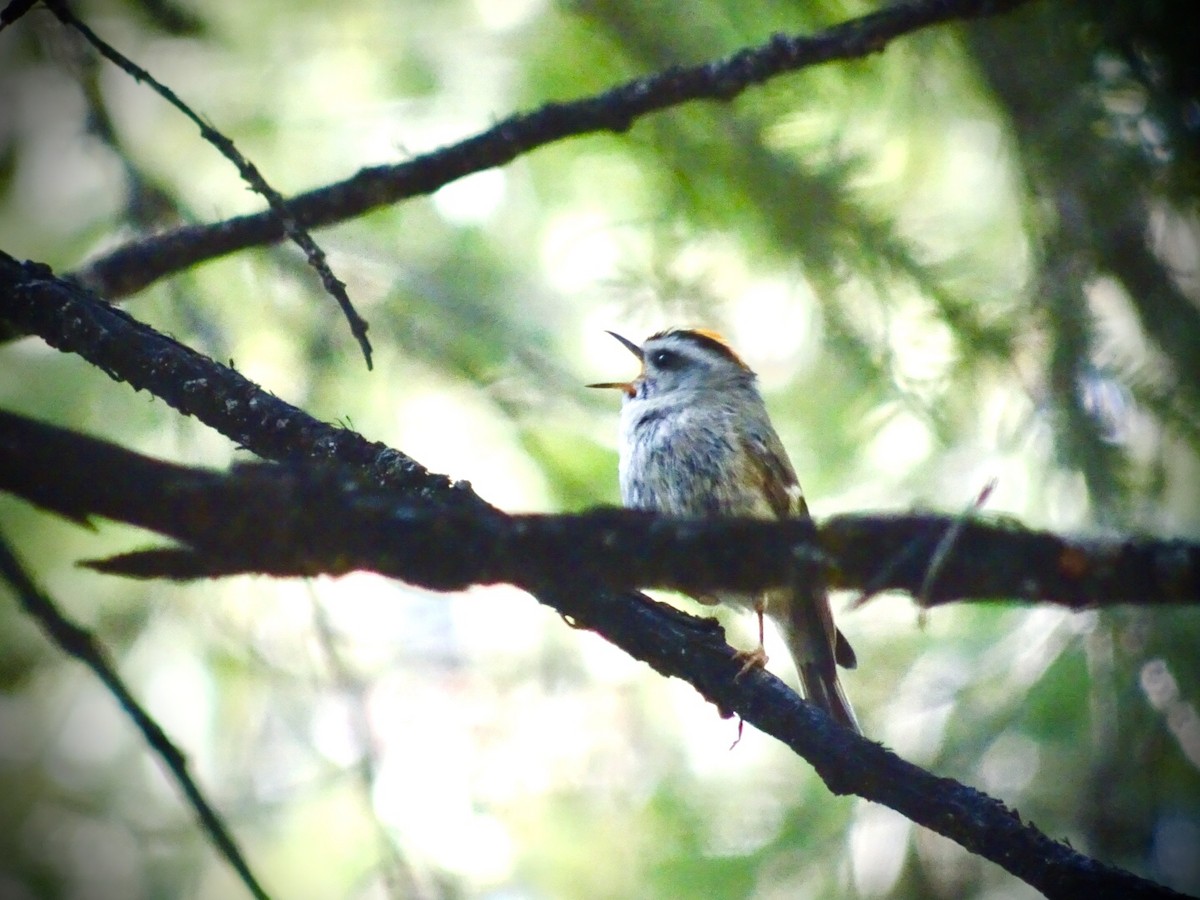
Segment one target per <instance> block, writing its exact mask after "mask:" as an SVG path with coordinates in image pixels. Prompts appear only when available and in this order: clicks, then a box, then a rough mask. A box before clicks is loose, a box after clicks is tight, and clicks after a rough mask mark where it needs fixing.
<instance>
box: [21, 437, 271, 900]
mask: <svg viewBox="0 0 1200 900" xmlns="http://www.w3.org/2000/svg"><path fill="white" fill-rule="evenodd" d="M0 435H3V436H4V437H3V438H0V442H3V443H7V438H8V434H7V432H6V430H5V429H4V428H3V426H0ZM0 577H2V578H3V579H4V580H5V581H7V582H8V583H9V585H10V586H11V587H12V589H13V591H14V592H15V593H16V595H17V599H18V600H19V601H20V603H21V606H22V608H23V609H24V610H25V612H26V613H28V614H29V615H30V616H31V617H32V618H33V619H35V620H36V621H37V623H38V624H39V625H41V626H42V630H43V631H45V632H46V635H47V636H48V637H49V638H50V639H51V640H52V641H53V642H54V644H55V646H57V647H59V648H60V649H61V650H63V651H64V652H65V653H68V654H70V655H71V656H73V657H75V659H77V660H79V661H80V662H81V663H83V664H84V665H85V666H87V667H88V668H89V669H91V671H92V673H93V674H94V675H95V676H96V678H97V679H99V681H100V683H101V684H103V685H104V686H105V688H107V689H108V692H109V693H110V694H112V696H113V697H114V698H115V699H116V701H117V703H119V704H120V705H121V708H122V709H123V710H125V714H126V715H127V716H129V718H130V719H131V720H132V721H133V724H134V726H135V727H136V728H137V730H138V731H140V732H141V733H142V737H143V738H145V740H146V743H147V744H148V745H149V746H150V749H151V751H153V753H154V754H155V755H156V756H157V757H158V758H159V759H160V760H162V764H163V765H164V766H165V767H166V768H167V771H169V772H170V773H171V777H172V778H174V779H175V783H176V784H178V785H179V788H180V790H182V791H183V794H184V796H185V797H186V798H187V801H188V803H189V804H190V805H191V807H192V809H194V810H195V811H196V816H197V818H198V819H199V820H200V827H201V828H203V829H204V831H205V833H207V834H208V836H209V838H210V839H211V840H212V842H213V844H214V845H215V846H216V848H217V851H218V852H219V853H220V854H221V855H222V856H224V857H225V859H226V860H227V861H228V862H229V865H230V866H232V867H233V869H234V871H235V872H237V874H238V877H239V878H240V879H241V880H242V883H243V884H244V885H246V889H247V890H248V891H250V893H251V895H253V896H254V897H256V898H258V900H268V894H267V892H266V890H264V888H263V887H262V885H261V884H260V883H259V881H258V879H257V878H256V877H255V875H254V872H253V871H251V869H250V864H249V863H248V862H247V861H246V858H245V856H244V855H243V854H242V851H241V849H240V848H239V847H238V845H237V842H236V841H235V840H234V838H233V834H232V833H231V832H230V830H229V828H228V826H227V825H226V824H225V822H224V820H223V819H222V818H221V816H220V814H219V813H218V812H217V811H216V808H215V807H213V805H212V804H211V803H209V802H208V798H207V797H206V796H205V795H204V791H203V790H202V789H201V787H200V785H199V784H197V783H196V780H195V779H194V778H192V774H191V772H189V771H188V766H187V759H186V758H185V757H184V755H183V754H182V753H181V752H180V750H179V748H178V747H176V746H175V744H174V743H172V742H171V739H170V738H169V737H167V735H166V733H165V732H164V731H163V730H162V728H161V727H160V726H159V724H158V723H157V722H156V721H155V720H154V719H153V717H152V716H151V715H150V714H149V713H148V712H146V710H145V709H144V708H143V707H142V705H141V704H140V703H138V702H137V700H135V699H134V697H133V694H132V693H131V692H130V690H129V688H128V687H127V686H126V684H125V682H124V680H122V678H121V676H120V675H118V674H117V670H116V669H115V668H114V667H113V665H112V663H111V662H109V660H108V657H107V656H106V655H105V653H104V651H103V649H101V647H100V645H99V644H98V643H97V642H96V639H95V637H93V636H92V635H91V634H90V633H89V632H87V631H84V630H83V629H82V628H80V627H79V626H78V625H76V624H75V623H74V622H71V621H69V620H68V619H67V618H66V617H65V616H63V614H62V613H61V612H60V611H59V609H58V606H57V605H56V604H55V603H54V601H53V600H51V599H50V597H49V596H48V595H47V594H46V593H45V592H44V591H42V590H41V589H40V588H39V587H38V586H37V584H35V583H34V581H33V578H32V577H31V576H30V575H29V573H28V572H27V571H26V570H25V567H24V566H22V565H21V562H20V560H18V559H17V557H16V554H14V553H13V551H12V548H11V547H9V545H8V541H7V540H5V538H4V536H3V535H2V534H0Z"/></svg>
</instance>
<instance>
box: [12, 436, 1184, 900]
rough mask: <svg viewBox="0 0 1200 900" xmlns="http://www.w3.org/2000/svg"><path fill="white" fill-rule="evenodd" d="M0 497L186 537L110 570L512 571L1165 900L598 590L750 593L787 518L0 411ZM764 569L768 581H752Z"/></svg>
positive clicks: (979, 843) (1055, 856)
mask: <svg viewBox="0 0 1200 900" xmlns="http://www.w3.org/2000/svg"><path fill="white" fill-rule="evenodd" d="M0 489H3V490H7V491H10V492H12V493H15V494H17V495H19V496H22V497H25V498H26V499H29V500H31V501H32V502H35V503H38V504H39V505H41V506H43V507H46V508H48V509H52V510H54V511H56V512H59V513H61V514H63V515H67V516H70V517H71V518H73V519H75V520H78V521H82V520H85V519H86V518H87V517H88V516H91V515H103V516H106V517H109V518H117V519H120V520H121V521H126V522H130V523H132V524H136V525H141V526H143V527H147V528H152V529H154V530H155V531H158V532H160V533H162V534H167V535H170V536H173V537H175V538H177V539H179V540H181V541H185V542H186V543H187V546H184V547H177V548H164V549H160V550H150V551H142V552H135V553H131V554H126V555H124V556H118V557H114V558H112V559H110V560H106V561H103V562H100V563H95V564H93V566H94V567H95V568H98V569H101V570H104V571H110V572H118V573H125V574H134V575H140V576H153V575H165V576H169V577H200V576H205V575H214V574H228V573H231V572H245V571H262V572H267V573H269V574H287V575H299V574H315V573H317V572H327V573H333V574H337V573H340V572H346V571H349V570H351V569H354V568H362V567H365V568H370V569H373V570H375V571H380V572H384V573H385V574H389V575H396V576H398V577H402V578H405V579H407V580H409V581H412V582H414V583H417V584H422V585H425V586H427V587H432V588H438V589H449V588H456V587H463V586H465V585H466V584H467V583H470V582H472V581H481V582H490V581H500V580H503V581H510V582H512V583H514V584H518V585H521V586H522V587H525V588H527V589H529V590H531V591H534V592H536V593H537V594H538V595H539V597H540V599H542V601H543V602H545V603H548V604H549V605H551V606H553V607H554V608H555V609H557V610H558V611H559V612H560V613H561V614H563V615H564V616H567V617H568V618H569V619H571V620H572V621H574V622H575V623H576V624H577V625H579V626H581V627H586V628H592V629H594V630H596V631H597V632H599V633H600V634H602V635H604V636H605V637H607V638H608V639H609V640H612V641H613V642H614V643H616V644H618V645H619V646H622V647H624V648H625V649H626V650H627V651H628V652H630V653H631V654H633V655H634V656H636V657H638V658H639V659H644V660H645V661H647V662H648V663H650V665H652V666H653V667H654V668H655V669H656V670H658V671H659V672H661V673H663V674H664V675H675V676H679V677H681V678H685V679H686V680H688V681H689V682H691V683H692V684H693V685H695V687H696V688H697V689H698V690H700V691H701V693H703V694H704V696H706V697H708V698H709V699H710V700H712V701H713V702H715V703H716V704H717V705H718V707H719V708H721V709H722V710H726V711H729V710H736V711H737V712H739V713H740V714H741V715H743V716H744V717H745V718H746V720H747V721H749V722H752V723H753V724H755V725H756V726H757V727H759V728H760V729H762V730H764V731H766V732H767V733H769V734H773V735H775V736H776V737H777V738H779V739H780V740H783V741H784V742H785V743H787V744H788V745H789V746H790V747H792V748H793V749H794V750H796V752H798V753H799V754H800V755H802V756H803V757H804V758H805V759H807V760H808V761H809V762H810V763H812V765H813V766H814V768H815V769H816V771H817V772H818V773H819V774H820V776H821V777H822V779H824V781H825V782H826V784H827V785H828V786H829V787H830V789H831V790H833V791H834V792H836V793H855V794H858V795H860V796H863V797H866V798H867V799H871V800H876V801H877V802H880V803H884V804H886V805H888V806H890V807H892V808H893V809H896V810H898V811H900V812H902V813H903V814H905V815H907V816H909V817H910V818H911V819H913V821H915V822H918V823H920V824H923V825H926V826H928V827H930V828H933V829H934V830H936V831H938V832H940V833H942V834H945V835H947V836H949V837H951V838H953V839H954V840H956V841H958V842H959V843H961V844H962V845H963V846H965V847H966V848H967V849H969V850H972V851H974V852H976V853H980V854H982V855H985V856H987V857H989V858H991V859H993V860H996V861H997V862H1001V864H1003V865H1005V866H1006V868H1008V869H1009V870H1010V871H1012V872H1013V873H1014V874H1016V875H1018V876H1019V877H1021V878H1023V879H1025V880H1026V881H1028V882H1029V883H1030V884H1033V885H1034V886H1035V887H1038V888H1039V889H1041V890H1043V891H1045V893H1046V894H1047V896H1051V897H1076V896H1095V897H1101V896H1110V897H1116V896H1121V897H1155V896H1171V893H1170V892H1169V891H1166V890H1165V889H1162V888H1159V887H1158V886H1156V885H1153V884H1151V883H1150V882H1146V881H1143V880H1142V879H1139V878H1137V877H1136V876H1133V875H1132V874H1130V873H1127V872H1123V871H1121V870H1118V869H1114V868H1111V867H1107V866H1104V865H1102V864H1100V863H1097V862H1096V861H1094V860H1091V859H1088V858H1087V857H1084V856H1082V855H1081V854H1078V853H1077V852H1076V851H1074V850H1073V849H1071V848H1070V847H1067V846H1066V845H1063V844H1059V843H1057V842H1055V841H1052V840H1051V839H1050V838H1048V837H1046V836H1045V835H1044V834H1042V833H1041V832H1040V831H1038V830H1037V829H1036V828H1034V827H1032V826H1031V825H1029V824H1026V823H1023V822H1022V821H1021V818H1020V816H1019V815H1018V814H1017V813H1015V812H1014V811H1011V810H1009V809H1007V808H1006V807H1005V806H1004V805H1003V804H1001V803H999V802H997V801H995V800H993V799H991V798H989V797H987V796H986V795H984V794H982V793H980V792H978V791H976V790H974V789H972V788H969V787H966V786H964V785H961V784H958V783H956V782H953V781H950V780H948V779H942V778H937V777H935V776H934V775H932V774H930V773H928V772H925V771H923V770H921V769H919V768H918V767H916V766H913V765H911V764H910V763H907V762H905V761H904V760H902V759H900V758H899V757H897V756H896V755H895V754H893V753H891V752H890V751H888V750H886V749H884V748H883V747H881V746H879V745H878V744H873V743H871V742H869V741H866V740H864V739H862V738H860V737H859V736H857V735H855V734H853V733H852V732H850V731H848V730H846V729H843V728H839V727H837V726H836V725H834V724H833V722H832V721H831V720H830V719H828V717H826V716H825V715H824V714H823V713H821V712H820V711H818V710H816V709H815V708H814V707H812V706H810V705H809V704H806V703H803V702H802V701H800V700H799V698H798V697H796V695H795V694H794V693H793V692H792V691H791V690H789V689H788V688H787V687H786V686H785V685H783V683H782V682H780V681H779V680H778V679H776V678H775V677H774V676H773V675H770V674H769V673H766V672H756V673H753V674H752V675H750V676H749V677H746V678H742V679H738V678H735V677H734V676H735V675H736V674H737V672H738V671H739V669H740V663H739V662H737V661H736V659H735V658H734V651H733V649H732V648H731V647H729V646H728V645H727V644H725V642H724V640H723V632H722V631H721V629H720V628H719V626H717V625H716V624H715V623H714V622H712V621H711V620H700V619H695V618H694V617H691V616H688V615H686V614H684V613H680V612H678V611H676V610H672V609H670V608H669V607H666V606H664V605H662V604H658V603H654V602H653V601H650V600H648V599H646V598H644V597H641V596H640V595H636V594H628V593H625V594H620V593H612V592H610V591H607V590H605V589H604V588H603V587H600V588H597V586H596V585H597V584H601V585H610V586H612V585H618V584H635V583H642V582H643V580H644V579H649V580H650V581H652V582H654V583H662V584H667V585H671V586H675V587H681V588H684V589H696V588H703V587H717V586H724V587H751V586H757V587H761V586H764V585H765V584H767V583H769V582H770V581H771V580H772V578H773V575H772V573H777V574H778V575H779V576H780V577H784V576H790V573H789V571H788V570H789V569H791V568H793V566H792V565H790V564H783V565H781V564H779V563H778V562H774V563H773V562H772V560H773V559H778V558H784V559H791V560H795V559H796V551H798V550H799V551H801V552H803V553H808V552H811V550H812V547H811V545H806V544H805V542H804V535H803V534H802V533H801V532H800V531H798V530H797V529H794V528H792V527H791V526H790V525H789V524H788V523H782V524H781V523H762V522H748V521H731V522H679V521H671V520H661V519H658V518H656V517H654V516H652V515H648V514H644V513H637V512H631V511H628V510H606V511H601V512H598V513H590V514H584V515H579V516H514V517H508V516H492V515H479V514H475V515H472V514H470V513H467V512H464V511H461V510H458V511H446V510H442V509H439V508H438V507H437V506H436V504H434V503H431V502H428V501H426V502H423V503H413V502H404V501H402V502H398V501H397V499H396V496H395V494H394V493H393V492H389V491H386V490H384V489H380V488H377V487H372V486H368V485H364V484H363V483H362V482H361V481H360V480H359V479H358V478H356V477H354V476H353V475H351V474H349V473H347V472H345V471H339V470H337V469H336V468H334V467H327V466H311V465H309V466H305V465H301V464H293V465H290V466H272V465H261V464H258V465H249V466H240V467H236V468H234V469H233V470H232V471H230V472H228V473H221V472H215V471H211V470H204V469H194V468H188V467H184V466H179V465H174V464H171V463H164V462H161V461H158V460H153V459H150V458H148V457H145V456H141V455H139V454H136V453H132V452H130V451H128V450H124V449H123V448H120V447H118V446H116V445H114V444H109V443H106V442H103V441H97V440H95V439H92V438H87V437H83V436H81V435H78V434H75V433H72V432H68V431H64V430H62V429H57V428H53V427H51V426H47V425H43V424H40V423H37V422H33V421H31V420H29V419H25V418H22V417H18V416H13V415H11V414H7V413H0ZM860 521H866V520H865V519H863V520H860ZM951 521H952V520H944V521H943V523H942V524H943V525H946V524H949V523H950V522H951ZM860 533H862V534H867V533H869V530H868V531H862V532H860ZM1194 552H1195V548H1193V553H1194ZM760 565H762V566H765V571H766V572H767V573H768V574H767V575H765V576H764V575H762V574H756V573H755V569H756V568H757V567H758V566H760ZM463 572H466V573H468V575H467V576H464V575H462V574H461V573H463ZM655 573H658V574H657V575H656V574H655Z"/></svg>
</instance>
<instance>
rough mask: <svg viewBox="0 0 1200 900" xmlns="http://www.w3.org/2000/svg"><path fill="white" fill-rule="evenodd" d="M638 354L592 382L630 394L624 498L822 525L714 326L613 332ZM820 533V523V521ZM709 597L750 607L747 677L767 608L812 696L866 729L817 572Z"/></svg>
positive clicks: (667, 509) (669, 511)
mask: <svg viewBox="0 0 1200 900" xmlns="http://www.w3.org/2000/svg"><path fill="white" fill-rule="evenodd" d="M608 334H610V335H612V337H614V338H615V339H616V340H617V341H619V342H620V343H621V344H622V346H624V347H625V349H627V350H628V351H629V352H630V353H632V354H633V355H634V357H636V358H637V360H638V362H639V363H640V364H641V371H640V372H639V373H638V374H637V376H636V377H635V378H633V379H632V380H631V381H614V382H603V383H599V384H590V385H588V387H590V388H601V389H615V390H619V391H620V392H621V393H622V395H623V396H622V402H621V414H620V425H619V429H618V446H619V464H618V477H619V481H620V487H621V501H622V503H623V505H625V506H626V507H630V508H633V509H644V510H654V511H657V512H660V513H663V514H665V515H669V516H674V517H679V518H707V517H713V516H727V517H734V516H740V517H748V518H760V519H800V520H804V521H807V522H810V523H811V522H812V517H811V515H810V514H809V511H808V504H807V502H806V501H805V498H804V494H803V492H802V491H801V489H800V483H799V481H798V480H797V478H796V473H795V470H794V469H793V468H792V464H791V461H790V460H789V459H788V455H787V451H786V450H784V447H783V443H782V442H781V441H780V439H779V435H778V434H777V433H776V431H775V428H774V426H773V425H772V424H771V419H770V416H769V415H768V414H767V408H766V404H765V403H764V402H763V398H762V395H761V394H760V393H759V390H758V386H757V375H756V374H755V373H754V371H753V370H751V368H750V367H749V366H748V365H746V363H745V362H744V361H743V360H742V358H741V357H740V356H738V354H737V353H736V352H734V350H733V348H732V347H730V346H729V343H728V342H727V341H726V340H725V339H724V338H723V337H722V336H721V335H720V334H719V333H718V332H716V331H711V330H708V329H704V328H669V329H666V330H664V331H659V332H657V333H655V334H652V335H650V336H649V337H648V338H646V339H645V340H644V341H643V342H642V343H641V344H640V345H639V344H637V343H635V342H633V341H631V340H629V339H628V338H625V337H622V336H621V335H620V334H617V333H616V332H614V331H610V332H608ZM814 534H815V525H814ZM695 599H696V600H698V601H700V602H701V603H705V604H709V605H713V604H717V603H720V602H725V603H729V604H733V605H736V606H743V607H744V606H749V607H750V608H751V609H753V610H754V611H755V613H756V614H757V617H758V646H757V647H755V648H753V649H751V650H743V651H738V653H737V657H738V658H739V659H740V660H741V661H742V662H743V667H742V669H741V671H740V672H739V673H738V675H737V677H739V678H740V677H742V676H743V675H744V674H745V673H746V672H748V671H750V670H752V669H754V668H761V667H765V665H766V663H767V653H766V650H765V648H764V646H763V616H764V614H765V613H766V612H767V611H768V610H770V611H771V613H772V618H773V619H774V620H775V621H776V622H777V623H778V624H779V625H780V626H781V628H782V630H783V632H784V635H785V637H786V639H787V644H788V649H789V650H790V652H791V655H792V657H793V661H794V662H795V664H796V669H797V671H798V673H799V676H800V686H801V689H802V690H803V692H804V696H805V698H806V699H807V700H809V701H810V702H812V703H814V704H815V705H817V706H819V707H821V708H822V709H823V710H825V712H827V713H828V714H829V715H830V716H831V717H832V718H833V719H834V720H836V721H837V722H839V723H841V724H842V725H844V726H846V727H848V728H851V729H853V730H855V731H858V732H861V728H860V727H859V724H858V719H857V718H856V717H855V715H854V710H853V708H852V707H851V705H850V702H849V701H848V700H847V698H846V694H845V692H844V691H843V689H842V685H841V682H840V681H839V680H838V673H837V668H838V666H841V667H843V668H847V669H853V668H855V666H856V665H857V659H856V657H855V653H854V650H853V648H851V646H850V642H849V641H847V640H846V637H845V636H844V635H843V634H842V632H841V631H840V630H839V629H838V628H837V626H836V625H835V624H834V621H833V613H832V610H831V608H830V605H829V596H828V592H827V590H826V587H825V585H824V583H823V582H821V581H820V580H819V578H818V577H817V576H813V577H812V578H809V579H805V581H804V583H797V584H796V585H794V586H790V587H786V588H777V589H772V590H769V591H766V592H764V593H760V594H757V595H748V594H738V593H732V592H726V593H722V594H721V595H720V596H715V595H708V594H704V595H699V596H696V597H695Z"/></svg>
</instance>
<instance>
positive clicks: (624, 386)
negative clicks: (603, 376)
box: [587, 331, 645, 397]
mask: <svg viewBox="0 0 1200 900" xmlns="http://www.w3.org/2000/svg"><path fill="white" fill-rule="evenodd" d="M608 333H609V334H611V335H612V336H613V337H615V338H616V339H617V340H618V341H620V342H621V344H622V346H624V347H625V349H626V350H628V351H629V352H630V353H632V354H633V355H634V356H636V357H637V358H638V362H642V361H643V360H644V359H645V356H644V354H643V353H642V348H641V347H639V346H638V345H637V344H635V343H634V342H633V341H631V340H629V338H625V337H621V335H619V334H617V333H616V332H615V331H610V332H608ZM641 374H642V373H641V372H638V377H641ZM587 386H588V387H590V388H613V389H614V390H618V391H623V392H624V393H625V396H627V397H633V396H634V395H636V394H637V387H636V386H635V385H634V382H633V381H605V382H603V383H601V384H589V385H587Z"/></svg>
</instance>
